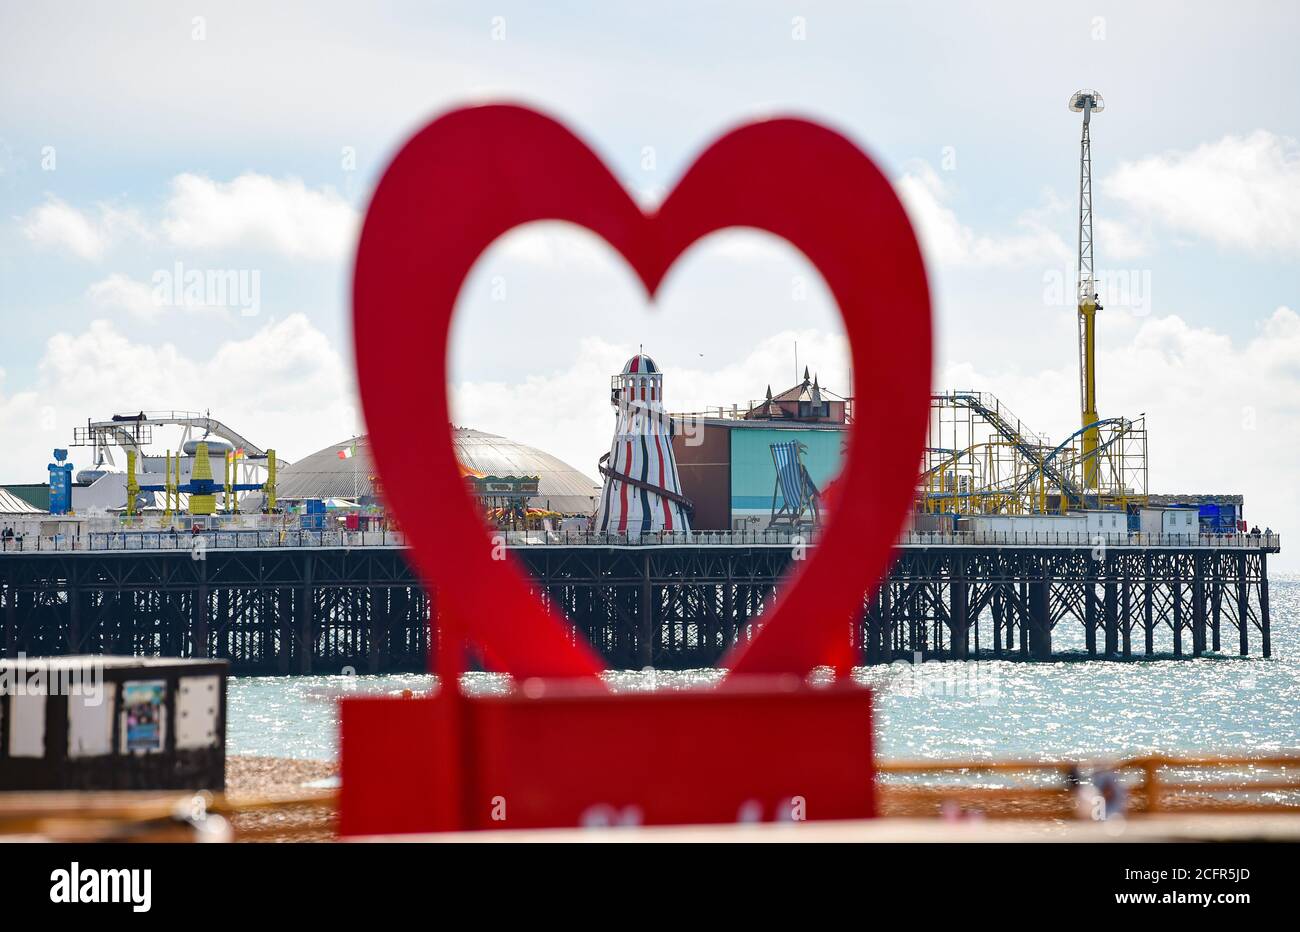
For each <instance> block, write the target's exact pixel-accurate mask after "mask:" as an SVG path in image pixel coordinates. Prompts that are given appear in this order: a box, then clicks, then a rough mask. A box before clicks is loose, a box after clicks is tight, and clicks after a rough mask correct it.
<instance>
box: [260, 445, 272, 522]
mask: <svg viewBox="0 0 1300 932" xmlns="http://www.w3.org/2000/svg"><path fill="white" fill-rule="evenodd" d="M262 491H263V493H264V494H265V496H266V510H267V512H268V513H269V512H272V511H275V451H274V450H267V451H266V484H265V485H264V486H263V487H262Z"/></svg>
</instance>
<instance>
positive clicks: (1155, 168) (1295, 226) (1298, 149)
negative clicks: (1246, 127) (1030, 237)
mask: <svg viewBox="0 0 1300 932" xmlns="http://www.w3.org/2000/svg"><path fill="white" fill-rule="evenodd" d="M1102 189H1103V190H1104V191H1105V193H1106V195H1107V196H1108V197H1111V198H1115V199H1118V200H1121V201H1123V202H1124V203H1125V204H1126V205H1127V206H1128V207H1129V208H1131V209H1132V210H1133V211H1134V212H1136V213H1137V214H1139V215H1141V216H1143V217H1146V218H1150V219H1153V220H1157V221H1160V222H1162V223H1164V224H1166V225H1167V226H1169V227H1170V228H1171V229H1173V230H1175V231H1177V232H1181V233H1190V234H1193V235H1196V236H1201V237H1204V238H1206V239H1208V240H1211V241H1212V242H1215V243H1217V244H1219V245H1220V246H1229V247H1233V248H1237V249H1245V250H1249V251H1259V252H1265V253H1292V254H1294V253H1300V146H1298V145H1297V143H1296V141H1295V140H1294V139H1289V138H1286V137H1283V136H1277V135H1274V134H1273V133H1270V132H1268V131H1266V130H1256V131H1255V132H1253V133H1251V134H1250V135H1249V136H1225V137H1223V138H1222V139H1220V140H1219V141H1217V142H1211V143H1206V144H1204V145H1201V146H1198V147H1197V148H1195V149H1193V150H1191V151H1183V152H1178V151H1175V152H1167V153H1165V154H1163V155H1153V156H1149V157H1147V158H1144V159H1140V160H1138V161H1136V162H1126V163H1124V164H1123V165H1121V166H1120V167H1119V168H1118V169H1116V170H1115V172H1114V173H1113V174H1111V175H1109V176H1108V177H1107V178H1106V179H1105V181H1104V182H1103V185H1102Z"/></svg>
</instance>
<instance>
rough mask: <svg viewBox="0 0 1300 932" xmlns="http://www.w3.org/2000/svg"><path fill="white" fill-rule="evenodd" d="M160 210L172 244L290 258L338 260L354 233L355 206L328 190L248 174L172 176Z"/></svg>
mask: <svg viewBox="0 0 1300 932" xmlns="http://www.w3.org/2000/svg"><path fill="white" fill-rule="evenodd" d="M165 212H166V216H165V217H164V219H163V221H162V229H163V231H164V233H165V234H166V235H167V239H168V240H169V241H170V242H171V243H172V245H175V246H180V247H193V248H201V249H224V248H230V247H240V248H252V249H269V250H272V251H274V252H277V253H280V254H282V255H285V256H289V257H292V258H303V259H341V258H343V257H344V256H346V255H347V254H348V253H350V252H351V250H352V247H353V245H354V243H355V242H356V237H357V234H358V231H359V225H358V224H359V218H358V216H357V212H356V210H354V209H353V207H352V205H350V204H349V203H348V202H347V201H345V200H344V199H343V197H342V196H341V195H340V194H338V192H336V191H335V190H334V189H333V188H329V187H325V188H321V189H320V190H315V189H312V188H308V187H307V186H306V185H305V184H303V183H302V181H300V180H298V179H296V178H285V179H276V178H271V177H269V176H267V175H259V174H256V173H252V172H249V173H245V174H243V175H240V176H238V177H237V178H235V179H234V180H232V181H226V182H222V181H213V180H212V179H210V178H206V177H204V176H202V175H194V174H188V173H187V174H183V175H177V176H176V177H175V178H173V179H172V184H171V195H170V197H169V198H168V200H167V204H166V208H165Z"/></svg>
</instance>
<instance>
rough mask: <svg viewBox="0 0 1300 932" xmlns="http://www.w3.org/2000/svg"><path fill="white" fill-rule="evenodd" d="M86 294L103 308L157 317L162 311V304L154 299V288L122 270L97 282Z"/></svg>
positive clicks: (138, 315)
mask: <svg viewBox="0 0 1300 932" xmlns="http://www.w3.org/2000/svg"><path fill="white" fill-rule="evenodd" d="M86 294H87V295H88V296H89V297H90V299H91V300H92V301H94V302H95V303H96V304H97V305H99V306H100V307H102V308H107V309H109V310H121V311H126V312H127V313H128V314H134V315H135V316H137V317H146V318H149V317H155V316H157V315H158V314H159V313H160V312H161V311H162V306H161V305H159V304H158V303H157V302H156V301H155V300H154V296H153V289H152V288H150V287H149V286H148V285H146V284H145V283H144V282H138V281H135V280H134V279H131V278H128V277H127V276H125V275H123V274H122V273H120V272H114V273H113V274H112V275H110V276H108V278H106V279H104V280H103V281H98V282H95V283H94V284H93V285H91V286H90V288H88V289H87V291H86Z"/></svg>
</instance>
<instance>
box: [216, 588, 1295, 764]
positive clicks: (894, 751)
mask: <svg viewBox="0 0 1300 932" xmlns="http://www.w3.org/2000/svg"><path fill="white" fill-rule="evenodd" d="M1269 597H1270V603H1271V604H1270V607H1271V610H1272V612H1271V613H1272V642H1273V656H1272V658H1270V659H1268V660H1264V659H1263V658H1261V657H1259V656H1258V651H1259V633H1258V632H1257V631H1254V630H1252V631H1251V632H1250V638H1251V650H1252V651H1254V652H1255V653H1256V656H1253V657H1248V658H1244V657H1236V656H1232V655H1229V654H1220V655H1217V656H1209V657H1203V658H1200V659H1197V660H1186V659H1184V660H1172V659H1154V660H1132V661H1127V662H1119V661H1103V660H1093V661H1089V660H1086V659H1065V660H1060V661H1053V662H1047V663H1026V662H1019V661H999V662H994V661H986V660H979V661H966V662H961V663H957V662H952V663H939V662H929V663H924V664H920V665H916V666H913V665H912V664H906V663H896V664H894V665H892V666H888V667H863V668H861V669H859V670H857V671H855V677H856V678H857V679H858V680H859V681H860V682H862V683H864V684H867V685H869V686H871V687H872V688H873V689H874V690H875V691H876V711H877V716H876V719H877V733H876V747H877V750H878V752H879V754H880V756H881V757H882V758H883V759H888V760H900V759H905V760H914V759H1001V758H1011V757H1017V758H1031V759H1062V758H1065V759H1080V758H1098V757H1100V758H1110V759H1115V758H1123V757H1131V756H1136V755H1141V754H1148V753H1166V754H1195V753H1215V754H1234V755H1235V754H1245V755H1250V754H1269V753H1275V752H1279V751H1300V578H1296V577H1289V578H1287V577H1283V578H1273V579H1270V585H1269ZM1067 624H1069V623H1068V622H1063V623H1062V627H1061V628H1058V630H1057V632H1056V636H1055V640H1056V643H1057V646H1058V649H1061V648H1064V649H1070V648H1073V647H1075V646H1076V645H1075V640H1076V639H1077V641H1078V645H1080V646H1081V645H1082V643H1083V635H1082V631H1081V629H1080V630H1079V631H1077V632H1076V631H1074V630H1071V629H1069V628H1067V627H1066V625H1067ZM1074 627H1076V628H1077V627H1078V626H1077V625H1075V626H1074ZM1188 640H1190V639H1188ZM1236 643H1237V639H1236V630H1235V628H1230V627H1227V626H1225V628H1224V629H1223V646H1224V647H1225V648H1227V649H1229V650H1231V649H1234V648H1235V646H1236ZM721 675H722V674H721V671H718V670H690V671H685V672H667V671H645V672H617V673H610V674H607V676H608V678H609V681H610V683H611V685H612V686H614V688H616V689H671V688H681V687H686V686H694V685H700V684H705V683H712V682H716V681H717V680H718V679H719V678H720V677H721ZM433 684H434V679H433V677H431V676H429V675H427V674H415V673H410V674H388V675H378V676H301V677H232V678H231V680H230V689H229V707H228V719H229V722H228V739H229V743H228V752H229V753H230V754H232V755H237V754H255V755H265V756H272V757H297V758H313V759H321V760H329V759H332V758H333V757H334V756H335V752H336V743H337V732H338V711H337V700H338V699H339V698H340V697H342V696H347V695H364V694H377V695H401V694H402V692H403V690H408V689H409V690H411V691H413V692H416V693H419V692H423V691H426V690H428V689H430V688H432V686H433ZM466 684H467V687H468V688H470V689H473V690H476V691H493V690H500V689H504V688H505V687H506V681H505V679H504V678H503V677H499V676H494V675H492V674H469V675H467V676H466Z"/></svg>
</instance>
